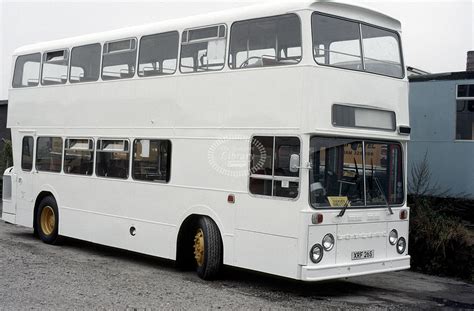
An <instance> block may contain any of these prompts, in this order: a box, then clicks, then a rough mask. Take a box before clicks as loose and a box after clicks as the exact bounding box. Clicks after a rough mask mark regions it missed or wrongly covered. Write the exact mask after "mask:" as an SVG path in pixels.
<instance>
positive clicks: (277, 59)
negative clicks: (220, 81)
mask: <svg viewBox="0 0 474 311" xmlns="http://www.w3.org/2000/svg"><path fill="white" fill-rule="evenodd" d="M230 38H231V39H230V40H231V41H230V52H229V66H230V68H232V69H240V68H251V67H266V66H280V65H292V64H297V63H299V61H300V60H301V23H300V20H299V18H298V16H297V15H295V14H286V15H281V16H274V17H266V18H259V19H253V20H247V21H241V22H235V23H234V24H233V25H232V29H231V36H230Z"/></svg>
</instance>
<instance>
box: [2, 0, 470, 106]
mask: <svg viewBox="0 0 474 311" xmlns="http://www.w3.org/2000/svg"><path fill="white" fill-rule="evenodd" d="M262 2H271V1H269V0H254V1H251V0H219V1H202V0H201V1H198V0H187V1H182V0H181V1H180V0H174V1H172V0H62V1H61V0H28V1H27V0H0V100H2V99H7V89H8V85H9V82H10V80H11V79H10V75H11V67H12V66H11V54H12V52H13V51H14V50H15V49H16V48H18V47H20V46H22V45H26V44H31V43H36V42H40V41H47V40H54V39H60V38H65V37H70V36H76V35H81V34H87V33H93V32H99V31H106V30H111V29H117V28H122V27H127V26H133V25H140V24H146V23H151V22H155V21H158V20H164V19H171V18H177V17H186V16H192V15H196V14H200V13H207V12H211V11H219V10H223V9H227V8H234V7H239V6H245V5H251V4H254V3H262ZM343 2H348V3H352V4H356V5H362V6H365V7H368V8H370V9H374V10H377V11H380V12H382V13H385V14H387V15H390V16H392V17H394V18H396V19H399V20H400V21H401V23H402V40H403V47H404V53H405V63H406V65H407V66H412V67H416V68H419V69H422V70H426V71H429V72H433V73H436V72H451V71H463V70H465V68H466V53H467V51H468V50H474V22H473V20H474V0H438V1H428V0H416V1H414V0H378V1H374V0H352V1H351V0H344V1H343Z"/></svg>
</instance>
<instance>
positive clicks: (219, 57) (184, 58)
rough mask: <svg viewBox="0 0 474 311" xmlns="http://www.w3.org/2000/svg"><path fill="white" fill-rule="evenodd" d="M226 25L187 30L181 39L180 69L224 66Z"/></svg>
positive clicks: (218, 68) (206, 69)
mask: <svg viewBox="0 0 474 311" xmlns="http://www.w3.org/2000/svg"><path fill="white" fill-rule="evenodd" d="M225 45H226V27H225V25H218V26H211V27H205V28H198V29H190V30H185V31H184V32H183V37H182V40H181V59H180V65H179V69H180V70H181V72H183V73H187V72H201V71H218V70H221V69H222V68H224V62H225Z"/></svg>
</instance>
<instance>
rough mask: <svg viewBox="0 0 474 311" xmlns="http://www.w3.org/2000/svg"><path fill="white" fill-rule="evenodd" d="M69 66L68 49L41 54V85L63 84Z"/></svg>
mask: <svg viewBox="0 0 474 311" xmlns="http://www.w3.org/2000/svg"><path fill="white" fill-rule="evenodd" d="M68 66H69V55H68V50H57V51H51V52H47V53H44V54H43V72H42V74H41V84H42V85H53V84H64V83H66V81H67V70H68Z"/></svg>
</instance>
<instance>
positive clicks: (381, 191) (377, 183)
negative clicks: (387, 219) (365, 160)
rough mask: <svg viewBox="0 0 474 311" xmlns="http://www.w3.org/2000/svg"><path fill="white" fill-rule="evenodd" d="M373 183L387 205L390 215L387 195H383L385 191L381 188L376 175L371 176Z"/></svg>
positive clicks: (390, 210) (391, 213)
mask: <svg viewBox="0 0 474 311" xmlns="http://www.w3.org/2000/svg"><path fill="white" fill-rule="evenodd" d="M372 177H373V178H374V181H375V184H376V185H377V188H379V191H380V194H381V195H382V198H383V200H384V201H385V204H386V205H387V208H388V211H389V212H390V215H393V211H392V208H391V207H390V204H388V200H387V197H386V196H385V193H384V192H383V190H382V186H381V185H380V182H379V179H378V178H377V177H376V176H373V175H372Z"/></svg>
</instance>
